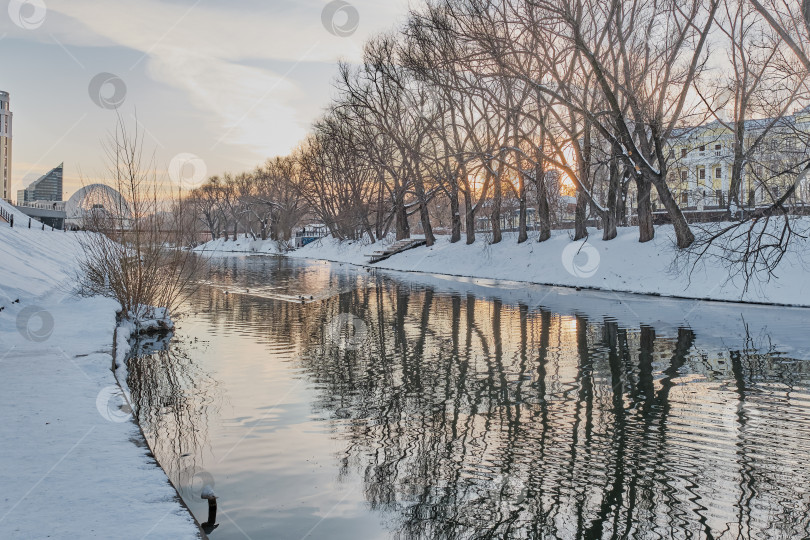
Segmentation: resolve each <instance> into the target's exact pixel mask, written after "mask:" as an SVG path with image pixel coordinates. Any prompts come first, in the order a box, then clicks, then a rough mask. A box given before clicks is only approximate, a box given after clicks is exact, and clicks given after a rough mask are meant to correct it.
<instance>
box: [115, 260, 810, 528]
mask: <svg viewBox="0 0 810 540" xmlns="http://www.w3.org/2000/svg"><path fill="white" fill-rule="evenodd" d="M302 295H303V296H304V301H303V302H302V299H301V298H300V296H302ZM310 296H312V297H313V298H312V299H310ZM742 309H743V308H737V307H735V306H734V305H733V304H730V305H726V306H723V305H716V304H703V303H696V302H684V301H680V302H677V301H673V300H668V301H664V300H662V299H651V298H643V297H632V296H627V295H625V296H620V295H610V294H597V293H588V292H574V291H560V290H556V291H555V290H550V289H548V288H543V287H529V286H524V285H516V284H495V283H491V282H485V281H481V280H478V281H476V280H466V281H465V280H456V281H449V280H441V279H437V278H431V277H429V276H417V275H405V274H393V273H382V272H380V273H375V272H366V271H365V270H363V269H357V268H354V267H350V266H348V265H346V266H342V265H337V264H328V263H321V262H296V261H292V260H287V259H282V258H271V257H249V258H226V259H215V260H214V261H213V268H212V270H211V275H210V277H209V279H208V280H207V282H206V284H205V285H203V286H202V287H201V288H200V289H199V290H198V291H197V292H196V293H195V294H194V295H193V296H192V297H191V299H190V300H189V301H188V302H187V305H186V307H185V312H186V314H185V316H184V317H183V318H182V319H181V320H180V321H179V324H178V332H177V335H176V339H175V340H174V342H173V344H172V345H171V347H170V348H169V350H168V351H164V352H160V353H157V354H154V355H152V356H148V357H144V358H139V359H133V360H132V361H131V362H130V386H131V388H132V390H133V397H134V399H135V401H136V403H137V404H138V406H139V411H138V414H139V417H140V421H141V424H142V426H143V428H144V431H145V432H146V435H147V438H148V439H149V441H150V444H151V446H152V447H153V449H154V450H155V454H156V457H157V459H158V461H159V462H160V463H161V464H162V465H163V467H164V469H166V471H167V473H168V474H169V476H170V478H171V479H172V480H173V482H175V484H177V485H178V486H180V487H181V494H182V495H183V498H184V499H185V501H186V502H187V504H188V505H189V506H190V507H191V509H192V511H193V512H194V514H195V515H196V516H197V518H198V519H199V521H201V522H202V521H205V519H206V515H207V504H206V503H205V501H202V500H201V499H200V489H201V485H202V484H203V483H213V484H214V490H215V491H216V493H217V495H218V496H219V497H220V499H219V515H218V523H219V527H218V528H217V529H216V530H215V531H214V532H213V533H211V535H210V536H211V538H212V539H225V538H228V539H231V538H234V539H235V538H252V539H264V538H272V539H287V538H289V539H296V540H297V539H302V538H320V539H327V538H328V539H352V540H355V539H366V538H369V539H374V538H403V539H404V538H619V537H622V538H624V537H630V538H672V537H674V538H684V537H691V538H749V537H750V538H801V537H806V536H808V535H810V493H808V490H810V459H809V458H810V444H809V443H810V393H809V392H808V390H809V388H810V361H808V360H807V349H803V348H802V344H801V343H800V342H801V341H802V339H800V337H801V336H804V335H805V334H808V331H807V325H806V323H805V322H804V321H807V320H810V310H809V311H805V312H801V311H800V310H784V309H774V308H757V309H758V310H757V309H755V310H753V311H752V312H750V313H749V312H748V311H745V312H744V313H743V312H742V311H741V310H742ZM769 310H770V311H769ZM804 313H807V314H808V315H807V316H805V315H804ZM785 317H787V319H785ZM678 321H684V322H678ZM752 321H753V322H752ZM791 325H795V327H791ZM741 335H742V336H743V337H740V336H741Z"/></svg>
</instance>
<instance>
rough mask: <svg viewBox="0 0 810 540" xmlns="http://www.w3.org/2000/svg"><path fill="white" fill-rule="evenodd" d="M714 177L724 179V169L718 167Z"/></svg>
mask: <svg viewBox="0 0 810 540" xmlns="http://www.w3.org/2000/svg"><path fill="white" fill-rule="evenodd" d="M714 177H715V178H723V169H722V168H720V167H717V168H716V169H715V170H714Z"/></svg>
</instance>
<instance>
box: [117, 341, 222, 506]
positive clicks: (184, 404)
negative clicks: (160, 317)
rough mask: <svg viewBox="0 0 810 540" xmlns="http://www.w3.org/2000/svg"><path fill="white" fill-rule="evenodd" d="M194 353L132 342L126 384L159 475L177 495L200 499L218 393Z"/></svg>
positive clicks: (173, 345)
mask: <svg viewBox="0 0 810 540" xmlns="http://www.w3.org/2000/svg"><path fill="white" fill-rule="evenodd" d="M170 337H171V336H170ZM195 349H196V346H195V344H192V343H183V342H181V341H178V340H177V339H174V340H172V341H171V342H170V343H169V342H168V340H166V341H163V342H157V343H154V342H149V343H146V344H144V343H143V342H142V341H141V342H136V343H135V344H134V345H133V352H132V354H131V355H130V358H129V360H128V361H127V367H128V371H129V373H128V377H127V384H128V385H129V388H130V390H131V392H132V400H133V404H134V405H135V410H136V414H137V416H138V423H139V424H140V425H141V428H142V430H143V432H144V434H145V436H146V439H147V441H148V443H149V447H150V448H151V449H152V451H153V453H154V454H155V456H157V458H158V460H159V462H160V465H161V466H162V467H163V470H164V471H166V474H167V475H168V476H169V479H170V480H171V481H172V483H173V484H174V485H175V486H176V487H177V489H178V490H179V491H180V494H181V495H183V496H184V497H185V496H187V495H192V496H194V495H196V498H199V496H200V493H199V491H200V490H201V488H202V487H203V486H202V483H203V482H204V481H205V478H207V477H208V476H210V475H208V474H207V473H206V472H205V469H204V468H203V463H202V462H201V459H200V456H202V455H203V452H202V450H203V448H204V446H205V445H206V444H207V443H208V437H207V431H208V421H209V416H210V415H211V414H213V413H215V412H216V409H217V400H218V398H219V392H218V388H217V382H216V381H215V380H214V379H212V378H211V377H210V376H209V375H208V374H207V373H206V372H205V371H204V370H203V369H201V368H200V367H199V366H198V365H197V364H196V363H195V362H194V361H193V360H192V358H191V354H190V353H192V354H193V352H194V350H195ZM208 483H211V482H208Z"/></svg>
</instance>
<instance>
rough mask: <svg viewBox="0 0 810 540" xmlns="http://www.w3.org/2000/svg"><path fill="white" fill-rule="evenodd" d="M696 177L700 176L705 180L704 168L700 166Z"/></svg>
mask: <svg viewBox="0 0 810 540" xmlns="http://www.w3.org/2000/svg"><path fill="white" fill-rule="evenodd" d="M698 178H700V179H701V180H706V169H704V168H702V167H701V168H700V169H698Z"/></svg>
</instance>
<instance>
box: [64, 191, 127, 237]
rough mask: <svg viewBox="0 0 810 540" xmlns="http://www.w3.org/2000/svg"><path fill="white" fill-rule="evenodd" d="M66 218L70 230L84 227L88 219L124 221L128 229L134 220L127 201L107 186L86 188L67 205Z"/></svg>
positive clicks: (72, 197)
mask: <svg viewBox="0 0 810 540" xmlns="http://www.w3.org/2000/svg"><path fill="white" fill-rule="evenodd" d="M65 218H66V220H67V226H68V227H70V228H75V227H79V228H81V227H84V226H86V224H87V220H88V219H94V220H95V219H100V218H101V219H112V220H123V225H124V226H125V227H126V226H127V223H128V222H129V220H130V219H132V211H131V210H130V208H129V205H128V204H127V201H126V200H125V199H124V197H122V196H121V194H120V193H119V192H118V191H116V190H115V189H113V188H111V187H110V186H107V185H105V184H90V185H87V186H84V187H83V188H81V189H80V190H78V191H77V192H76V193H74V194H73V196H71V197H70V199H68V201H67V202H66V203H65Z"/></svg>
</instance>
